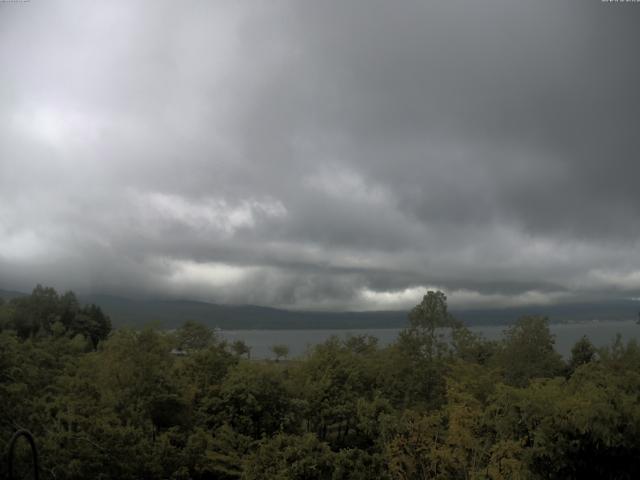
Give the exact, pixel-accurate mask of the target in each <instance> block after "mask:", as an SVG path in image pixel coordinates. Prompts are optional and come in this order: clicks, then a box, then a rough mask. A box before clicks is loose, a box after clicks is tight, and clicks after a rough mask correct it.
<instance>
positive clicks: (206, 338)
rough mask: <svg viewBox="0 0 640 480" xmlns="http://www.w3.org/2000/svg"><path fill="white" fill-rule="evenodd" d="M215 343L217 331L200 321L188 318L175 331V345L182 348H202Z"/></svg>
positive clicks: (190, 349) (189, 349) (191, 349)
mask: <svg viewBox="0 0 640 480" xmlns="http://www.w3.org/2000/svg"><path fill="white" fill-rule="evenodd" d="M215 343H216V335H215V332H214V331H213V330H211V329H210V328H209V327H207V326H206V325H203V324H201V323H198V322H193V321H190V320H188V321H186V322H184V323H183V324H182V326H181V327H180V328H179V329H178V330H177V331H176V333H175V345H176V348H178V349H180V350H185V351H195V350H202V349H204V348H207V347H209V346H211V345H213V344H215Z"/></svg>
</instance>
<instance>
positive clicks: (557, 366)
mask: <svg viewBox="0 0 640 480" xmlns="http://www.w3.org/2000/svg"><path fill="white" fill-rule="evenodd" d="M554 343H555V340H554V338H553V335H551V332H549V321H548V319H546V318H543V317H523V318H521V319H520V320H518V322H517V323H516V324H515V325H514V326H512V327H510V328H508V329H507V330H505V339H504V341H503V342H502V344H501V345H500V351H499V353H498V354H497V356H496V357H497V359H496V360H497V362H496V363H497V365H498V366H499V367H500V368H502V370H503V371H504V379H505V382H506V383H508V384H509V385H515V386H520V387H523V386H526V385H527V383H528V382H529V380H531V379H533V378H542V377H554V376H556V375H561V374H562V373H563V371H564V369H565V365H564V362H563V361H562V357H561V356H560V354H558V353H557V352H556V351H555V350H554V348H553V346H554Z"/></svg>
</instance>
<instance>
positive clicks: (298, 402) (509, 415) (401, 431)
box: [0, 286, 640, 480]
mask: <svg viewBox="0 0 640 480" xmlns="http://www.w3.org/2000/svg"><path fill="white" fill-rule="evenodd" d="M0 327H1V328H2V331H0V448H4V447H5V445H6V442H7V441H8V439H9V437H10V436H11V434H12V433H13V432H14V431H15V430H16V429H18V428H27V429H30V430H31V431H32V432H33V433H34V434H35V436H36V439H37V442H38V445H39V448H40V452H41V464H42V466H41V478H46V479H69V480H72V479H73V480H76V479H77V480H80V479H86V478H96V479H124V480H127V479H131V480H133V479H149V480H153V479H158V480H160V479H176V480H177V479H185V480H186V479H194V480H205V479H245V480H253V479H267V478H268V479H282V480H284V479H287V480H289V479H300V480H303V479H304V480H312V479H326V480H341V479H345V480H346V479H352V480H365V479H389V480H391V479H407V480H409V479H494V480H498V479H505V480H506V479H516V478H521V479H548V478H551V479H552V478H557V479H571V478H574V479H578V478H580V479H582V478H611V479H613V478H616V479H632V478H638V475H640V464H638V462H637V459H638V458H640V400H639V398H640V347H639V346H638V345H637V344H636V343H635V342H633V341H631V342H629V343H626V344H625V343H624V342H622V340H621V339H620V338H618V339H616V340H615V341H614V342H613V343H612V344H611V346H610V347H608V348H604V349H596V348H595V347H594V346H593V345H592V344H591V342H589V340H588V339H586V338H583V339H581V340H580V341H578V342H577V343H576V345H575V347H574V348H573V350H572V354H571V357H570V358H569V359H567V361H565V360H563V359H562V358H561V357H560V356H559V355H558V354H557V353H556V352H555V350H554V339H553V336H552V335H551V334H550V333H549V328H548V324H547V320H546V319H544V318H539V317H526V318H522V319H520V320H519V321H518V322H517V323H516V324H514V325H513V326H512V327H510V328H508V329H507V330H506V331H505V335H504V338H503V339H502V340H500V341H494V342H489V341H486V340H484V339H483V338H482V337H480V336H477V335H474V334H472V333H471V332H470V331H469V330H467V329H466V328H465V327H464V326H463V325H461V324H460V323H459V322H456V321H455V320H454V319H453V318H452V317H451V316H450V314H449V313H448V311H447V308H446V297H444V295H443V294H441V293H440V292H429V293H428V294H427V295H426V296H425V298H424V300H423V302H422V303H421V304H420V305H418V306H417V307H416V308H415V309H414V310H412V312H411V314H410V321H409V325H408V327H407V329H406V331H404V332H403V333H402V334H401V335H400V337H399V338H398V340H397V341H396V342H395V343H394V344H392V345H390V346H387V347H384V348H383V347H380V346H379V345H378V343H377V341H376V339H375V338H373V337H367V336H356V337H348V338H345V339H340V338H336V337H334V338H331V339H329V340H327V341H326V342H325V343H323V344H320V345H318V346H316V347H315V348H314V349H312V350H311V351H310V352H309V353H308V354H307V355H306V356H304V357H303V358H294V359H287V360H285V361H283V359H284V357H285V356H286V355H284V353H286V352H285V350H284V349H277V350H276V349H275V348H274V353H275V354H276V356H277V360H279V361H273V360H251V359H249V358H248V352H249V350H248V348H247V347H246V345H244V344H240V343H238V344H233V345H227V344H226V343H225V342H224V341H221V340H220V339H219V338H218V337H217V336H216V335H215V333H214V332H212V331H211V330H209V329H208V328H206V327H205V326H203V325H199V324H194V323H192V322H186V323H185V325H184V326H183V327H182V328H180V329H178V330H176V331H175V332H166V331H159V330H154V329H144V330H129V329H119V330H117V331H114V332H111V331H110V325H109V321H108V317H107V316H106V315H105V314H104V313H103V312H102V311H101V310H100V309H99V308H98V307H96V306H81V305H79V303H78V300H77V298H76V297H75V295H73V293H71V292H69V293H65V294H63V295H58V294H57V292H55V290H53V289H50V288H45V287H40V286H38V287H36V289H35V290H34V292H33V294H32V295H31V296H28V297H22V298H17V299H13V300H10V301H8V302H3V303H1V304H0ZM176 348H179V352H180V355H176V354H175V353H176ZM5 468H6V465H5V463H4V462H3V463H2V464H1V465H0V477H3V478H4V475H5V473H6V472H5V471H4V469H5Z"/></svg>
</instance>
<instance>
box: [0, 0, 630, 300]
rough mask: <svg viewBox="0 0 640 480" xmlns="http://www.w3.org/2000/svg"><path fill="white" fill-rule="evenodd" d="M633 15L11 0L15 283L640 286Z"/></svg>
mask: <svg viewBox="0 0 640 480" xmlns="http://www.w3.org/2000/svg"><path fill="white" fill-rule="evenodd" d="M639 22H640V8H639V7H637V6H635V5H633V4H620V3H606V2H605V3H602V2H599V1H596V0H594V1H583V0H568V1H564V2H552V1H549V2H546V1H542V2H533V1H531V2H511V1H507V0H487V1H483V2H471V1H462V0H451V1H447V2H424V1H415V2H414V1H410V2H403V3H401V4H398V3H390V2H382V1H379V2H378V1H374V2H370V1H366V2H365V1H362V2H360V1H355V2H348V3H346V4H345V3H344V2H298V1H287V0H282V1H276V2H269V3H268V4H267V3H264V4H263V3H251V4H249V3H243V2H230V1H229V2H226V1H219V2H204V1H195V0H194V1H189V2H186V3H180V4H177V3H176V2H165V1H154V2H135V3H132V2H126V1H113V2H108V3H102V4H87V3H82V4H79V3H78V2H67V1H52V2H38V1H31V2H28V3H26V4H14V3H11V2H9V3H6V4H1V3H0V64H1V65H3V66H4V68H2V69H0V82H1V84H2V86H3V88H2V89H0V288H5V289H22V290H26V289H29V288H31V287H32V286H33V285H34V284H35V283H38V282H40V283H47V284H51V285H54V286H56V287H57V288H59V289H67V288H71V289H74V290H76V291H79V292H82V293H89V292H104V293H115V294H121V295H125V296H132V297H137V296H156V297H157V296H166V297H180V298H194V299H200V300H208V301H215V302H221V303H254V304H261V305H272V306H279V307H287V308H294V309H301V308H313V309H365V310H372V309H405V308H409V307H411V306H412V305H414V304H415V303H417V302H418V301H419V300H420V298H421V296H422V295H423V294H424V291H425V290H426V289H429V288H439V289H442V290H444V291H445V292H447V294H448V295H449V299H450V302H451V304H452V305H454V306H456V307H467V306H468V307H480V308H482V307H495V306H516V305H517V306H521V305H545V304H551V303H558V302H565V301H580V300H586V299H589V300H593V299H606V298H621V297H624V298H632V297H640V281H639V280H638V279H639V278H640V276H639V274H638V272H639V271H640V211H639V210H638V208H639V207H638V205H640V188H638V186H637V183H638V182H637V179H638V178H640V163H639V162H638V161H637V156H638V152H639V151H640V149H639V146H640V145H639V142H640V136H638V132H637V130H638V126H639V121H638V111H640V90H639V89H638V87H637V86H638V85H639V84H640V65H639V64H638V62H637V45H638V43H639V40H640V30H639V29H638V28H637V25H638V23H639Z"/></svg>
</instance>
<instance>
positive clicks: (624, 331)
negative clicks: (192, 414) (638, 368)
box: [221, 321, 640, 358]
mask: <svg viewBox="0 0 640 480" xmlns="http://www.w3.org/2000/svg"><path fill="white" fill-rule="evenodd" d="M505 328H507V327H506V326H504V325H500V326H482V327H471V328H470V329H471V330H472V331H473V332H476V333H481V334H483V335H484V337H485V338H487V339H489V340H497V339H499V338H501V337H502V332H503V331H504V329H505ZM550 329H551V332H552V333H553V334H554V335H555V338H556V350H557V351H558V352H560V353H561V354H562V355H564V356H565V357H567V356H569V354H570V352H571V347H572V346H573V345H574V344H575V342H576V341H577V340H579V339H580V338H581V337H582V336H583V335H586V336H587V337H589V339H590V340H591V341H592V342H593V343H594V344H595V345H596V346H598V347H602V346H605V345H609V344H611V342H613V340H614V339H615V337H616V335H617V334H618V333H619V334H620V335H622V338H623V340H625V341H627V340H631V339H632V338H635V339H637V340H640V325H637V324H636V322H635V321H619V322H598V321H593V322H584V323H569V324H551V325H550ZM398 332H400V329H398V328H381V329H375V328H372V329H358V330H342V329H340V330H224V331H222V332H221V336H222V337H223V338H224V339H226V340H228V341H230V342H233V341H235V340H244V342H245V343H246V344H247V345H249V346H250V347H251V356H252V358H269V357H273V354H272V353H271V347H272V346H273V345H279V344H284V345H287V346H288V347H289V349H290V355H289V357H290V358H293V357H298V356H300V355H303V354H304V353H305V352H306V351H307V350H308V349H309V347H312V346H313V345H317V344H319V343H322V342H324V341H325V340H327V339H328V338H329V337H331V336H332V335H337V336H338V337H341V338H346V337H348V336H349V335H351V336H355V335H372V336H374V337H377V338H378V341H379V344H380V345H381V346H384V345H388V344H390V343H391V342H393V341H395V339H396V338H397V336H398Z"/></svg>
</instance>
